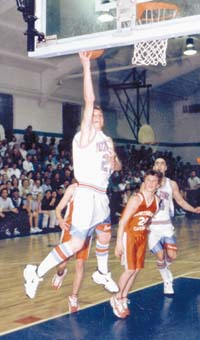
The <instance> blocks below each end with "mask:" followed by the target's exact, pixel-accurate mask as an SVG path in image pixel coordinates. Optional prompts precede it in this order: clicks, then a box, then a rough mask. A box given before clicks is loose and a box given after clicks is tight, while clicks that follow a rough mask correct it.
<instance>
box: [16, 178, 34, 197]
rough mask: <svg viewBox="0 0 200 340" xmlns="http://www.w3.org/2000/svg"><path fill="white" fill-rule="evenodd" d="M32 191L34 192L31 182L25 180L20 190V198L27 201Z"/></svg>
mask: <svg viewBox="0 0 200 340" xmlns="http://www.w3.org/2000/svg"><path fill="white" fill-rule="evenodd" d="M31 191H32V187H31V186H30V183H29V180H28V179H27V178H24V179H23V180H22V184H21V186H20V188H19V192H20V196H21V197H22V198H24V199H26V195H27V194H30V193H31Z"/></svg>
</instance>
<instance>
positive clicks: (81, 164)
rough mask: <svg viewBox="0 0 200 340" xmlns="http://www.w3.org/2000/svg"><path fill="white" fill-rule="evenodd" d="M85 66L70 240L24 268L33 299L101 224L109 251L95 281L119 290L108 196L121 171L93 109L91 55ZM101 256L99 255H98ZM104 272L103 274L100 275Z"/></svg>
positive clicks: (99, 116)
mask: <svg viewBox="0 0 200 340" xmlns="http://www.w3.org/2000/svg"><path fill="white" fill-rule="evenodd" d="M80 58H81V62H82V65H83V75H84V76H83V89H84V100H85V108H84V112H83V118H82V122H81V129H80V132H78V133H77V134H76V135H75V137H74V140H73V162H74V174H75V178H76V180H77V181H78V183H79V185H78V187H77V189H76V192H75V196H74V208H73V215H72V226H71V231H70V233H71V235H72V237H71V239H70V240H69V241H67V242H64V243H62V244H59V245H58V246H57V247H55V248H54V249H53V250H52V251H51V252H50V253H49V255H48V256H47V257H46V258H45V259H44V260H43V261H42V262H41V263H40V265H39V266H38V267H37V266H33V265H27V266H26V268H25V269H24V279H25V285H24V286H25V292H26V294H27V296H29V297H30V298H34V297H35V294H36V291H37V287H38V285H39V282H40V281H41V280H42V277H43V276H44V275H45V274H46V273H47V272H48V271H49V270H50V269H52V268H53V267H55V266H56V265H58V264H59V263H61V262H63V261H64V260H66V259H67V258H69V257H71V256H72V255H73V254H75V253H76V252H77V251H79V250H80V249H81V248H82V247H83V245H84V242H85V239H86V238H87V235H88V233H90V232H91V228H93V229H95V226H96V225H97V224H98V225H99V224H102V228H103V229H104V230H102V232H101V233H100V234H99V239H98V241H99V242H98V245H97V247H98V250H99V255H100V254H101V252H104V251H105V249H106V253H105V256H97V262H98V269H99V271H96V272H95V273H93V275H92V278H93V280H94V281H95V282H96V283H98V284H103V285H104V286H105V287H107V289H109V290H110V291H112V292H114V291H117V290H118V287H117V285H116V283H115V282H114V281H113V280H112V278H111V274H110V273H109V272H108V251H107V249H108V246H109V242H110V233H108V232H107V228H110V226H109V218H110V209H109V200H108V197H107V194H106V190H107V186H108V180H109V177H110V175H111V173H112V172H113V171H114V170H118V171H119V170H120V169H121V162H120V161H119V159H118V157H117V155H116V153H115V151H114V145H113V142H112V139H111V138H110V137H107V136H106V135H105V134H104V133H103V132H102V128H103V123H104V120H103V113H102V110H101V109H100V108H98V107H97V108H95V107H94V100H95V96H94V91H93V84H92V78H91V71H90V54H88V53H87V52H82V53H80ZM97 255H98V253H97ZM100 271H101V272H100Z"/></svg>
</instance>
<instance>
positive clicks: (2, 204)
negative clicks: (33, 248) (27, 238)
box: [0, 188, 20, 236]
mask: <svg viewBox="0 0 200 340" xmlns="http://www.w3.org/2000/svg"><path fill="white" fill-rule="evenodd" d="M0 210H1V213H2V214H3V215H2V216H1V219H0V233H1V234H4V233H5V235H7V236H12V235H15V236H17V235H19V234H20V232H19V230H17V228H16V227H15V218H16V215H18V214H19V211H18V209H17V208H15V207H14V205H13V203H12V200H11V198H10V197H8V190H7V189H6V188H4V189H2V190H1V193H0Z"/></svg>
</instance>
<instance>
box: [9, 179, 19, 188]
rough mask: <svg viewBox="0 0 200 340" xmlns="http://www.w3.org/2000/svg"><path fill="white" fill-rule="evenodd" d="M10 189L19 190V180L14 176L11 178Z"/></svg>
mask: <svg viewBox="0 0 200 340" xmlns="http://www.w3.org/2000/svg"><path fill="white" fill-rule="evenodd" d="M11 188H12V190H14V189H18V190H19V179H18V178H17V177H15V176H14V175H13V176H12V177H11Z"/></svg>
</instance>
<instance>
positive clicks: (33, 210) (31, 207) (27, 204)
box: [24, 193, 42, 234]
mask: <svg viewBox="0 0 200 340" xmlns="http://www.w3.org/2000/svg"><path fill="white" fill-rule="evenodd" d="M24 208H25V209H26V211H27V213H28V217H29V225H30V233H31V234H35V233H41V232H42V230H41V229H40V228H39V227H38V221H39V213H40V206H39V202H38V200H37V195H36V196H34V197H33V195H32V193H29V194H27V195H26V200H25V201H24Z"/></svg>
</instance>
